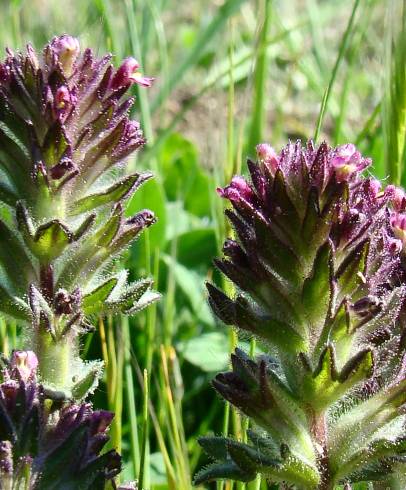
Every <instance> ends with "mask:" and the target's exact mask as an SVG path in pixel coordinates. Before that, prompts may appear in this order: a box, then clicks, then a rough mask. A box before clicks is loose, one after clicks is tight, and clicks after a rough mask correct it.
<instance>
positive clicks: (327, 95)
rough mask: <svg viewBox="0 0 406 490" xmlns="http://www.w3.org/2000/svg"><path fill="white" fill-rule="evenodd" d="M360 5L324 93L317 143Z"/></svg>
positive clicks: (350, 23) (355, 6)
mask: <svg viewBox="0 0 406 490" xmlns="http://www.w3.org/2000/svg"><path fill="white" fill-rule="evenodd" d="M359 4H360V0H355V2H354V5H353V7H352V11H351V15H350V18H349V20H348V24H347V28H346V29H345V32H344V35H343V38H342V41H341V44H340V48H339V50H338V56H337V58H336V62H335V65H334V68H333V71H332V72H331V77H330V81H329V82H328V85H327V88H326V91H325V92H324V96H323V100H322V102H321V106H320V112H319V116H318V118H317V124H316V131H315V133H314V141H315V142H317V140H318V139H319V136H320V131H321V127H322V124H323V120H324V116H325V114H326V111H327V106H328V102H329V99H330V95H331V90H332V88H333V85H334V82H335V80H336V77H337V73H338V69H339V67H340V65H341V62H342V61H343V59H344V55H345V53H346V52H347V48H348V43H349V41H350V37H351V34H352V32H353V27H354V21H355V14H356V13H357V10H358V7H359Z"/></svg>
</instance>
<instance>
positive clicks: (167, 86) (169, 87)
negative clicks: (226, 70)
mask: <svg viewBox="0 0 406 490" xmlns="http://www.w3.org/2000/svg"><path fill="white" fill-rule="evenodd" d="M245 1H246V0H226V2H224V4H223V5H222V6H221V7H220V8H219V9H218V10H217V13H216V15H215V16H214V18H213V19H212V20H211V22H210V23H209V25H208V26H207V27H206V28H205V29H204V30H202V31H201V32H200V34H199V35H198V36H197V39H196V41H195V43H194V45H193V47H192V49H191V50H190V52H189V54H188V55H187V56H186V57H185V59H184V60H183V61H182V62H181V63H180V64H179V65H178V67H177V68H176V69H174V71H173V72H172V75H171V76H170V77H169V79H168V81H167V82H166V83H164V85H163V86H162V88H161V90H160V91H159V93H158V95H157V97H156V99H155V100H154V102H153V104H152V112H153V113H154V112H155V111H156V110H157V109H158V108H160V107H161V106H162V104H163V103H164V102H165V100H166V99H167V98H168V96H169V95H170V93H171V92H172V91H173V89H174V88H175V87H176V85H177V84H178V83H179V82H180V81H181V80H182V79H183V77H184V75H185V74H186V73H187V71H188V70H189V69H190V68H191V67H192V66H195V65H196V64H197V63H198V62H199V60H200V58H201V56H202V54H203V53H204V50H205V49H206V46H207V45H208V43H209V42H210V41H211V40H212V39H213V38H214V36H215V35H216V34H217V33H218V32H219V31H220V30H221V29H222V28H223V27H224V25H225V24H226V22H227V20H228V19H229V18H230V17H231V16H232V15H234V14H235V13H236V12H238V10H239V9H240V7H241V5H242V4H243V3H244V2H245Z"/></svg>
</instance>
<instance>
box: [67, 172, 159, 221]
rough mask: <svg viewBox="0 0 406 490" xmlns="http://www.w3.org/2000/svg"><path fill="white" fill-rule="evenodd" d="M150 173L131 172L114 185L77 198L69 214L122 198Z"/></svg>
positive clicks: (75, 213) (141, 182) (78, 212)
mask: <svg viewBox="0 0 406 490" xmlns="http://www.w3.org/2000/svg"><path fill="white" fill-rule="evenodd" d="M151 177H152V174H150V173H145V174H141V175H140V174H138V173H136V174H133V175H129V176H127V177H125V178H124V179H121V180H120V181H119V182H116V183H115V184H114V185H112V186H111V187H109V188H108V189H106V190H105V191H103V192H99V193H96V194H90V195H88V196H86V197H83V198H82V199H79V200H78V201H76V202H75V203H73V205H72V207H71V208H70V214H71V215H72V216H75V215H77V214H81V213H85V212H87V211H90V210H92V209H95V208H97V207H99V206H103V205H105V204H109V203H111V202H114V203H116V202H119V201H121V200H122V199H124V198H125V197H126V196H127V195H128V194H129V193H130V192H134V191H135V189H137V188H138V187H140V186H141V184H143V183H144V182H145V181H146V180H148V179H150V178H151Z"/></svg>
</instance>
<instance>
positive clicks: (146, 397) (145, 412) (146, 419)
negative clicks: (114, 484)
mask: <svg viewBox="0 0 406 490" xmlns="http://www.w3.org/2000/svg"><path fill="white" fill-rule="evenodd" d="M143 381H144V383H143V388H144V402H143V407H142V442H141V458H140V472H139V476H138V485H139V488H141V489H142V488H144V481H145V474H146V472H147V468H146V466H147V464H148V458H147V442H148V433H149V416H148V413H149V411H148V405H149V380H148V371H147V370H146V369H144V378H143Z"/></svg>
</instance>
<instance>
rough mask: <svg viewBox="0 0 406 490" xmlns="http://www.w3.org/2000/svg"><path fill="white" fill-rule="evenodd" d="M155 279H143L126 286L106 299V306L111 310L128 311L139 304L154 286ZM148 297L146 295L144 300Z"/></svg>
mask: <svg viewBox="0 0 406 490" xmlns="http://www.w3.org/2000/svg"><path fill="white" fill-rule="evenodd" d="M152 284H153V281H152V280H151V279H141V280H139V281H137V282H134V283H132V284H130V285H128V286H126V287H125V288H124V289H123V290H122V291H120V292H118V293H117V294H116V293H115V290H113V292H112V294H111V295H110V297H109V298H108V300H107V301H106V306H107V308H108V309H109V310H110V311H122V312H126V311H129V310H130V309H132V308H133V307H134V306H137V305H138V306H139V301H140V300H141V299H142V297H143V296H144V295H145V293H147V291H148V290H149V289H150V287H151V286H152ZM145 299H146V297H144V300H145Z"/></svg>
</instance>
